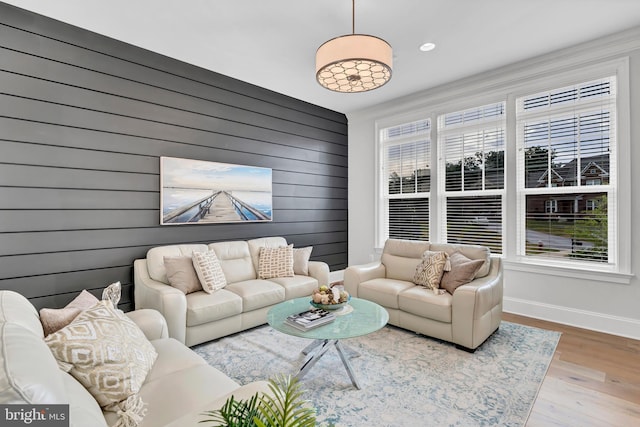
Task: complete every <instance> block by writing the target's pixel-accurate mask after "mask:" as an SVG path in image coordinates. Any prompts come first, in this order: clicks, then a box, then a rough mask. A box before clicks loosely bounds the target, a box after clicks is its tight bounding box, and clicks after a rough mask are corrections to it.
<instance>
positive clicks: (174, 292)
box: [133, 259, 187, 344]
mask: <svg viewBox="0 0 640 427" xmlns="http://www.w3.org/2000/svg"><path fill="white" fill-rule="evenodd" d="M133 283H134V290H133V294H134V301H135V307H136V309H142V308H152V309H154V310H157V311H159V312H160V314H162V315H163V316H164V318H165V320H166V322H167V329H168V331H169V337H171V338H175V339H177V340H178V341H180V342H181V343H183V344H184V343H185V339H186V328H187V298H186V295H185V294H184V293H182V291H180V290H178V289H176V288H174V287H171V286H169V285H167V284H165V283H162V282H158V281H157V280H153V279H152V278H151V277H150V276H149V271H148V270H147V260H146V259H137V260H135V261H134V262H133Z"/></svg>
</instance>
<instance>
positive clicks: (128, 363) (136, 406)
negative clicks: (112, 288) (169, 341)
mask: <svg viewBox="0 0 640 427" xmlns="http://www.w3.org/2000/svg"><path fill="white" fill-rule="evenodd" d="M45 342H46V343H47V345H48V346H49V348H50V350H51V352H52V353H53V355H54V357H55V358H56V360H57V361H58V365H59V366H60V367H61V368H62V369H63V370H64V371H67V372H69V373H71V375H73V377H74V378H76V379H77V380H78V381H79V382H80V383H81V384H82V385H84V386H85V387H86V388H87V390H88V391H89V392H90V393H91V394H92V395H93V396H94V397H95V399H96V401H97V402H98V404H99V405H100V406H101V407H103V408H104V409H105V410H108V411H113V412H118V413H119V414H120V415H121V416H122V417H124V416H125V415H124V414H123V413H121V412H119V411H125V412H126V413H127V414H132V415H133V417H134V418H137V417H139V418H140V419H141V417H142V416H143V415H144V412H143V407H142V402H140V400H139V397H138V396H137V393H138V392H139V391H140V388H141V387H142V384H143V383H144V381H145V378H146V376H147V374H148V373H149V371H150V370H151V367H152V366H153V363H154V362H155V360H156V358H157V357H158V353H157V352H156V350H155V349H154V348H153V346H152V345H151V343H150V342H149V341H148V340H147V339H146V337H145V336H144V334H143V333H142V331H141V330H140V328H138V326H136V324H135V323H134V322H133V321H132V320H131V319H129V318H128V317H127V316H125V315H124V313H122V312H120V311H119V310H116V309H114V308H113V306H112V304H111V301H100V302H98V303H97V304H96V305H95V306H93V307H91V308H89V309H87V310H85V311H83V312H82V313H80V314H79V315H78V317H76V318H75V319H74V321H73V322H71V323H70V324H69V325H67V326H65V327H64V328H63V329H61V330H59V331H57V332H55V333H53V334H51V335H49V336H48V337H46V338H45ZM123 425H125V424H123Z"/></svg>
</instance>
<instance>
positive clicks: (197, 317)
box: [133, 237, 329, 346]
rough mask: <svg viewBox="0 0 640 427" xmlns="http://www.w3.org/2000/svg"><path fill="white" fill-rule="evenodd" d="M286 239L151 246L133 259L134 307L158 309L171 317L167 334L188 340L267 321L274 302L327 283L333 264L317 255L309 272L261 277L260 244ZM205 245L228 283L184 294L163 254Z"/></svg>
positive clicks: (283, 243)
mask: <svg viewBox="0 0 640 427" xmlns="http://www.w3.org/2000/svg"><path fill="white" fill-rule="evenodd" d="M286 245H287V241H286V240H285V239H284V238H283V237H265V238H261V239H253V240H248V241H244V240H238V241H228V242H216V243H211V244H209V245H205V244H185V245H171V246H159V247H156V248H152V249H150V250H149V251H148V252H147V257H146V258H145V259H137V260H135V261H134V264H133V268H134V286H135V287H134V297H135V307H136V309H141V308H153V309H155V310H158V311H159V312H160V313H162V315H163V316H164V317H165V318H166V319H167V324H168V325H169V336H170V337H172V338H175V339H177V340H178V341H180V342H182V343H185V344H186V345H188V346H194V345H196V344H200V343H203V342H206V341H210V340H213V339H216V338H220V337H223V336H225V335H230V334H233V333H236V332H240V331H243V330H246V329H249V328H253V327H255V326H259V325H262V324H265V323H266V322H267V312H268V311H269V309H270V308H271V307H272V306H273V305H274V304H277V303H279V302H282V301H285V300H289V299H292V298H298V297H303V296H308V295H309V296H310V295H311V293H312V291H313V289H314V288H316V287H318V286H322V285H326V284H328V283H329V267H328V266H327V264H326V263H324V262H319V261H309V275H308V276H303V275H295V276H294V277H281V278H274V279H269V280H262V279H258V278H257V277H258V275H257V271H258V260H259V253H260V248H261V247H269V248H277V247H281V246H286ZM207 250H213V251H214V252H215V253H216V256H217V257H218V259H219V261H220V264H221V266H222V270H223V272H224V275H225V278H226V280H227V286H225V287H224V288H223V289H220V290H218V291H216V292H214V293H213V294H207V293H205V292H204V291H198V292H193V293H190V294H187V295H185V294H184V293H183V292H182V291H180V290H178V289H176V288H173V287H171V286H170V285H169V281H168V279H167V275H166V269H165V267H164V257H165V256H191V254H192V253H193V252H195V251H200V252H202V251H207Z"/></svg>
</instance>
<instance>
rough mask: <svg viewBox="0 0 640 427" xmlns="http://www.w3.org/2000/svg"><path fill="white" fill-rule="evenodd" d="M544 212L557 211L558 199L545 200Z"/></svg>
mask: <svg viewBox="0 0 640 427" xmlns="http://www.w3.org/2000/svg"><path fill="white" fill-rule="evenodd" d="M544 212H545V213H556V212H558V201H557V200H553V199H552V200H546V201H545V202H544Z"/></svg>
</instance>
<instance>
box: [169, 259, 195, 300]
mask: <svg viewBox="0 0 640 427" xmlns="http://www.w3.org/2000/svg"><path fill="white" fill-rule="evenodd" d="M164 267H165V270H166V271H167V279H168V280H169V284H170V285H171V286H173V287H174V288H176V289H180V290H181V291H182V292H183V293H184V294H185V295H186V294H190V293H191V292H196V291H201V290H202V285H201V284H200V279H198V275H197V273H196V270H195V268H194V267H193V259H192V258H191V257H188V256H166V257H164Z"/></svg>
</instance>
